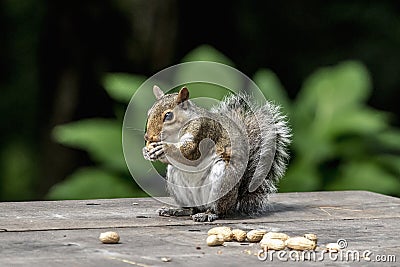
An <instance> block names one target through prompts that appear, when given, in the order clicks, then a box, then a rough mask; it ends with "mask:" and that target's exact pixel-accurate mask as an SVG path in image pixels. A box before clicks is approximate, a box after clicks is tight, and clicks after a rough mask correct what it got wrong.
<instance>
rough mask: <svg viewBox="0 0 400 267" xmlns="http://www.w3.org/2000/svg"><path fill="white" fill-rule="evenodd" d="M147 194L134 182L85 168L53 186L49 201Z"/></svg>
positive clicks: (96, 169)
mask: <svg viewBox="0 0 400 267" xmlns="http://www.w3.org/2000/svg"><path fill="white" fill-rule="evenodd" d="M140 196H145V194H144V193H143V192H141V191H139V190H137V189H135V187H134V182H133V180H132V181H131V182H130V181H125V180H123V179H121V178H120V177H118V176H116V175H114V174H112V173H109V172H107V171H104V170H102V169H99V168H83V169H79V170H77V171H76V172H74V173H73V174H72V175H71V176H70V177H68V178H67V179H66V180H65V181H63V182H61V183H59V184H57V185H55V186H53V187H52V188H51V189H50V191H49V193H48V195H47V198H48V199H95V198H116V197H140Z"/></svg>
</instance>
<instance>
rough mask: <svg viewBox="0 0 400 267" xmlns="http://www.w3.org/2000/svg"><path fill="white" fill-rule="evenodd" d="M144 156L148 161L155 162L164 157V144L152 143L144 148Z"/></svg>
mask: <svg viewBox="0 0 400 267" xmlns="http://www.w3.org/2000/svg"><path fill="white" fill-rule="evenodd" d="M143 156H144V158H145V159H147V160H151V161H155V160H158V159H160V158H162V157H163V156H164V144H163V143H162V142H156V143H151V144H150V146H149V147H144V148H143Z"/></svg>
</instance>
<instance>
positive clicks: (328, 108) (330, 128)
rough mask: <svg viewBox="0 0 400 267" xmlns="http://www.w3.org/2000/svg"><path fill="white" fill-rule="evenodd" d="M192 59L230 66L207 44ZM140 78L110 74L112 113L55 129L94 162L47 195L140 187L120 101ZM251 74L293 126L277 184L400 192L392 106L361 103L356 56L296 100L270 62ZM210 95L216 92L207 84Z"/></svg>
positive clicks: (361, 71)
mask: <svg viewBox="0 0 400 267" xmlns="http://www.w3.org/2000/svg"><path fill="white" fill-rule="evenodd" d="M195 60H208V61H215V62H221V63H224V64H228V65H231V66H234V63H233V62H232V60H230V59H229V58H227V57H226V56H224V55H223V54H221V53H220V52H219V51H217V50H215V49H214V48H212V47H210V46H206V45H205V46H200V47H198V48H197V49H195V50H193V51H191V52H190V53H189V54H188V55H186V56H185V57H184V58H183V60H182V61H183V62H187V61H195ZM144 80H145V77H143V76H140V75H131V74H126V73H111V74H107V75H106V76H105V77H104V80H103V85H104V88H105V89H106V91H107V93H108V94H109V95H110V97H112V98H113V99H114V100H115V115H116V119H102V118H93V119H86V120H81V121H76V122H72V123H69V124H65V125H60V126H57V127H56V128H55V129H54V131H53V134H54V138H55V139H56V140H57V141H58V142H60V143H62V144H64V145H66V146H70V147H74V148H77V149H82V150H85V151H87V152H88V153H89V155H90V157H91V158H92V159H93V161H94V162H96V165H95V166H93V167H86V168H83V169H79V170H77V171H76V172H75V173H73V174H72V175H71V176H70V177H68V178H67V179H65V180H64V181H63V182H61V183H59V184H57V185H55V186H54V187H53V188H52V189H51V190H50V192H49V194H48V196H47V198H49V199H82V198H99V197H101V198H108V197H139V196H144V195H145V193H144V192H142V191H141V190H140V188H139V187H138V186H137V185H136V184H135V183H134V181H133V179H132V178H131V177H130V174H129V172H128V169H127V167H126V164H125V162H124V158H123V153H122V144H121V143H122V140H121V136H122V121H123V114H124V109H125V107H126V105H127V103H128V102H129V100H130V98H131V96H132V95H133V94H134V93H135V90H136V89H137V88H138V87H139V86H140V84H141V83H142V82H143V81H144ZM253 80H254V81H255V83H256V84H257V85H258V86H259V87H260V89H261V90H262V92H263V94H264V95H265V96H266V97H267V99H269V100H271V101H274V102H276V103H278V104H280V105H282V106H283V110H284V111H285V112H287V115H288V118H289V121H290V124H291V126H292V128H293V144H292V147H291V155H292V160H291V163H290V165H289V168H288V171H287V175H286V177H285V178H284V179H283V180H282V182H281V184H280V192H288V191H316V190H347V189H361V190H370V191H375V192H379V193H384V194H389V195H395V196H400V131H399V129H397V128H394V127H391V126H390V123H389V122H390V114H386V113H384V112H382V111H379V110H375V109H372V108H371V107H369V106H368V105H367V104H366V102H367V100H368V98H369V96H370V94H371V89H372V88H371V78H370V75H369V73H368V71H367V70H366V68H365V67H364V66H363V65H362V64H361V63H360V62H357V61H346V62H342V63H340V64H337V65H336V66H330V67H323V68H320V69H317V70H315V71H314V73H312V74H311V75H310V76H309V77H308V78H307V79H306V80H305V81H304V83H303V86H302V88H301V90H300V92H299V94H298V95H297V97H296V98H295V99H294V100H291V99H289V98H288V96H287V95H286V91H285V89H284V88H283V86H282V85H281V83H280V81H279V78H278V77H277V75H276V74H275V73H273V72H272V71H271V70H268V69H260V70H258V71H257V72H256V73H255V75H254V77H253ZM207 97H212V98H213V97H214V98H217V99H218V98H220V97H221V96H220V95H213V93H212V90H210V93H209V94H207ZM143 127H144V126H143ZM138 168H140V166H138Z"/></svg>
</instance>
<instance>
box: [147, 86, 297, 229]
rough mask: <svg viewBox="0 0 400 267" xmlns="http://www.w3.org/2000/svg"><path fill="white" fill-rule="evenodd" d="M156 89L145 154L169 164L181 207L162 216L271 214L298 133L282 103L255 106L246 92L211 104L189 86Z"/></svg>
mask: <svg viewBox="0 0 400 267" xmlns="http://www.w3.org/2000/svg"><path fill="white" fill-rule="evenodd" d="M153 93H154V95H155V97H156V99H157V100H156V102H155V103H154V105H153V106H152V108H151V109H150V110H149V111H148V118H147V125H146V133H145V135H144V139H145V141H146V146H145V147H144V148H143V156H144V157H145V159H147V160H151V161H156V160H159V161H161V162H164V163H167V164H168V166H167V174H166V180H167V191H168V193H169V194H170V195H171V196H172V197H173V198H174V199H175V201H176V203H177V204H178V205H179V208H168V207H164V208H161V209H159V210H158V212H159V215H161V216H173V215H175V216H179V215H191V216H192V219H193V220H194V221H199V222H203V221H213V220H215V219H217V218H219V217H224V216H226V215H231V214H249V215H252V214H261V213H264V212H265V211H266V210H267V209H268V196H269V194H270V193H273V192H276V183H277V182H278V181H279V179H280V178H281V177H282V176H283V175H284V173H285V170H286V165H287V162H288V159H289V154H288V150H287V149H288V145H289V144H290V141H291V131H290V128H289V126H288V123H287V120H286V117H285V116H283V115H282V114H281V112H280V108H279V107H278V106H276V105H274V104H272V103H270V102H267V103H265V104H264V105H262V106H257V105H253V104H251V98H250V96H249V95H247V94H244V93H242V94H238V95H233V94H232V95H229V96H226V97H225V98H224V99H223V100H222V101H221V102H220V103H219V104H218V105H217V106H215V107H213V108H212V109H211V110H206V109H204V108H201V107H199V106H197V105H196V104H194V103H193V101H191V100H189V91H188V89H187V88H186V87H183V88H182V89H181V90H180V91H179V93H173V94H164V93H163V92H162V91H161V89H160V88H159V87H157V86H154V87H153Z"/></svg>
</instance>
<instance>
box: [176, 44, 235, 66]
mask: <svg viewBox="0 0 400 267" xmlns="http://www.w3.org/2000/svg"><path fill="white" fill-rule="evenodd" d="M191 61H212V62H218V63H222V64H226V65H229V66H234V64H233V62H232V60H230V59H229V58H228V57H227V56H225V55H224V54H222V53H221V52H220V51H218V50H217V49H215V48H214V47H212V46H210V45H201V46H199V47H197V48H195V49H193V50H192V51H190V52H189V53H188V54H187V55H186V56H185V57H184V58H183V59H182V62H191Z"/></svg>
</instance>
